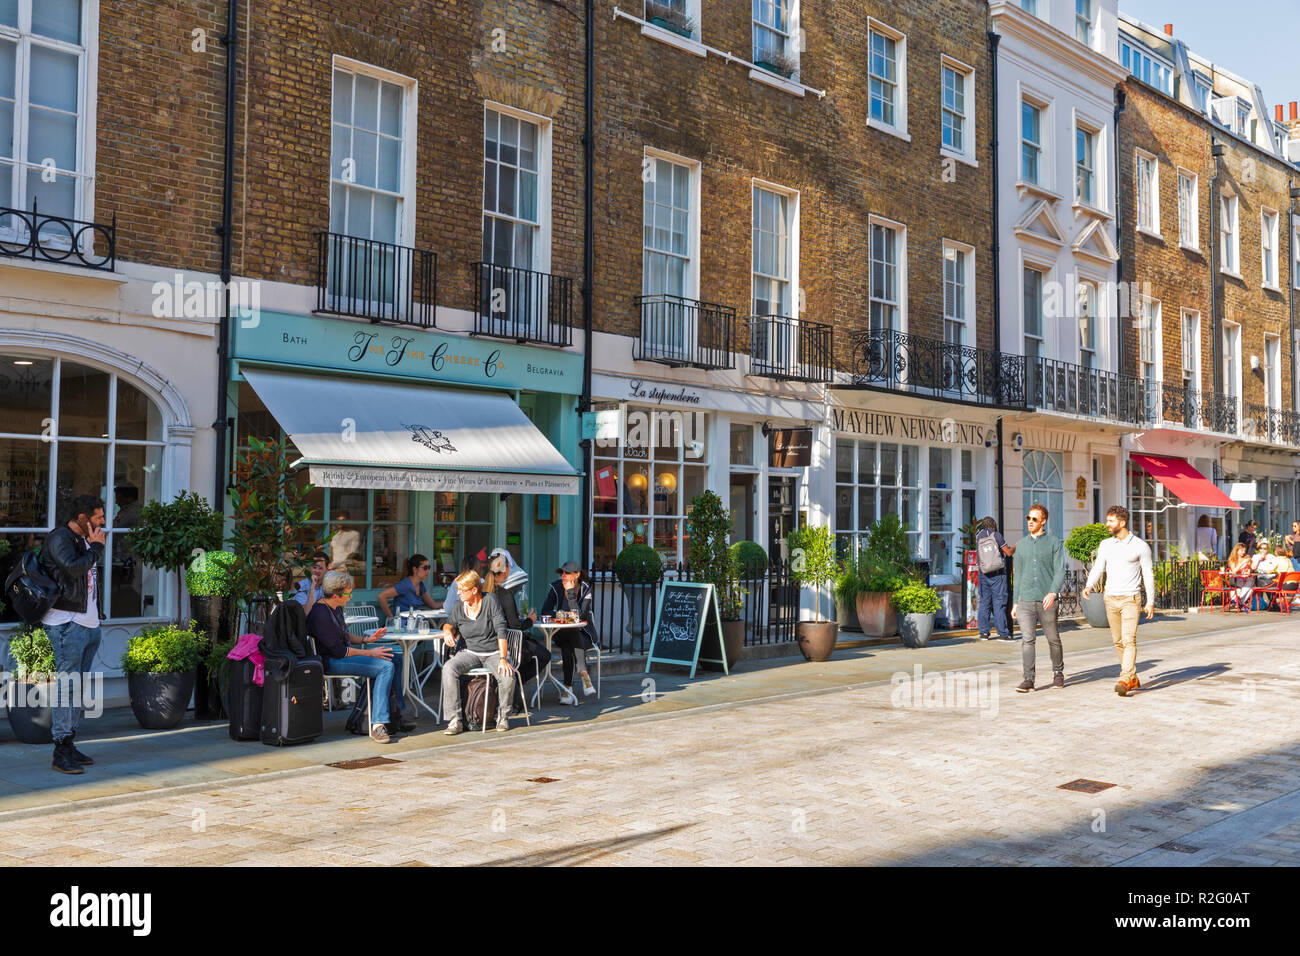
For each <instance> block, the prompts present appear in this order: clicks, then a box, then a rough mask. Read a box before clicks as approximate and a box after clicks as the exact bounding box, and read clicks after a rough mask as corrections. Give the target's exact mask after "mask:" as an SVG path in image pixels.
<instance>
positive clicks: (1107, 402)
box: [1025, 358, 1147, 422]
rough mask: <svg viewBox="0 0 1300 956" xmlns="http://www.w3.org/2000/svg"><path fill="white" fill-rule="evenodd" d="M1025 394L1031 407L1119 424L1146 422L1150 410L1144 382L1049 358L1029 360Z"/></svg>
mask: <svg viewBox="0 0 1300 956" xmlns="http://www.w3.org/2000/svg"><path fill="white" fill-rule="evenodd" d="M1025 395H1026V398H1027V399H1028V404H1029V406H1030V407H1031V408H1037V409H1040V410H1046V411H1054V412H1063V413H1065V414H1067V415H1079V416H1081V417H1084V418H1104V419H1107V420H1109V421H1116V422H1139V421H1142V420H1143V419H1144V415H1145V410H1146V408H1147V403H1146V396H1145V394H1144V392H1143V388H1142V381H1141V380H1140V379H1136V378H1133V377H1132V376H1129V375H1117V374H1115V373H1114V372H1108V371H1105V370H1102V369H1095V368H1088V367H1087V366H1084V365H1075V364H1074V363H1072V362H1060V361H1057V360H1056V359H1047V358H1027V359H1025Z"/></svg>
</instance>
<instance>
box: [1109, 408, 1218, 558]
mask: <svg viewBox="0 0 1300 956" xmlns="http://www.w3.org/2000/svg"><path fill="white" fill-rule="evenodd" d="M1221 447H1222V442H1218V441H1214V440H1212V439H1207V438H1205V437H1203V436H1201V435H1198V434H1196V433H1194V432H1190V431H1184V430H1180V429H1152V430H1150V431H1147V432H1142V433H1138V434H1135V435H1132V436H1130V437H1128V438H1126V439H1125V441H1124V449H1125V456H1124V462H1125V465H1124V467H1125V471H1124V480H1125V488H1126V497H1125V505H1126V507H1127V508H1128V510H1129V528H1130V530H1131V531H1132V532H1133V533H1134V534H1136V535H1138V537H1140V538H1142V539H1143V540H1144V541H1146V542H1147V543H1148V544H1149V545H1150V546H1151V553H1152V556H1153V557H1154V558H1155V560H1157V561H1165V560H1178V559H1182V558H1190V557H1192V556H1193V555H1194V554H1197V553H1208V554H1211V555H1213V556H1214V557H1216V558H1220V559H1223V558H1226V557H1227V554H1228V550H1229V548H1230V545H1228V544H1225V542H1227V541H1228V535H1229V532H1230V531H1231V526H1232V525H1233V522H1234V521H1235V517H1234V512H1236V510H1237V509H1238V507H1239V505H1238V503H1237V502H1236V501H1234V500H1233V499H1232V498H1231V497H1230V496H1229V495H1227V494H1225V493H1224V492H1223V490H1222V489H1221V488H1219V487H1218V486H1217V485H1216V484H1215V483H1214V480H1213V479H1214V477H1215V476H1216V475H1217V474H1218V473H1219V470H1220V463H1219V462H1220V449H1221ZM1200 529H1209V530H1208V531H1206V530H1200ZM1198 539H1199V540H1198Z"/></svg>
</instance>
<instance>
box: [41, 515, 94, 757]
mask: <svg viewBox="0 0 1300 956" xmlns="http://www.w3.org/2000/svg"><path fill="white" fill-rule="evenodd" d="M66 521H67V523H66V524H65V525H63V526H62V527H60V528H55V529H54V530H53V531H51V532H50V533H49V534H47V535H46V536H45V543H44V544H43V545H42V546H41V563H42V564H43V565H44V567H45V571H46V573H47V574H48V575H49V576H50V577H51V578H52V579H53V580H54V581H55V582H57V583H58V585H59V597H58V599H57V600H55V602H54V604H53V606H52V607H51V608H50V610H49V611H47V612H46V613H45V617H43V618H42V619H41V624H42V626H44V628H45V633H46V634H48V635H49V636H50V643H51V644H53V645H54V669H55V671H56V673H57V674H58V676H59V681H58V683H57V684H56V686H57V687H58V688H59V697H60V699H58V700H56V701H55V706H54V713H53V730H54V769H55V770H57V771H59V772H60V773H85V771H84V770H82V769H81V768H82V765H84V764H91V763H94V761H93V760H91V759H90V758H89V757H87V756H86V755H85V754H83V753H82V752H81V751H80V750H78V749H77V748H76V747H75V746H73V738H74V737H76V734H77V723H78V721H79V720H80V719H81V701H80V700H75V699H62V698H63V697H64V696H65V695H67V696H69V697H71V696H73V694H74V688H75V691H76V696H77V697H81V696H83V695H84V691H85V685H86V684H87V682H88V681H89V679H90V669H91V667H93V666H94V661H95V653H96V652H97V651H98V650H99V639H100V627H99V621H100V618H101V617H102V616H103V611H104V600H103V594H102V592H101V590H100V581H101V576H100V570H99V565H100V560H101V559H102V558H103V557H104V502H103V501H102V500H101V499H99V498H96V497H95V496H94V495H77V496H76V497H75V498H73V499H72V500H71V501H70V502H69V504H68V509H67V516H66ZM73 674H76V675H77V678H76V679H75V680H74V679H73V678H72V675H73Z"/></svg>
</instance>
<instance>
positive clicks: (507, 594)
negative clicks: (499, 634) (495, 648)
mask: <svg viewBox="0 0 1300 956" xmlns="http://www.w3.org/2000/svg"><path fill="white" fill-rule="evenodd" d="M516 567H517V565H516ZM512 570H513V569H512V567H511V562H510V560H509V555H508V554H507V553H506V552H505V551H499V552H496V556H495V557H493V558H492V560H491V561H490V562H489V563H488V573H487V574H486V575H485V576H484V577H483V593H484V594H495V595H496V596H497V600H498V601H500V602H501V614H502V615H503V616H504V617H505V619H506V627H508V628H511V629H513V630H516V631H523V632H524V650H523V660H521V661H518V664H519V683H520V685H523V684H527V683H528V682H529V681H530V680H532V679H533V678H534V677H536V676H537V675H538V674H539V673H540V672H541V670H542V668H543V667H545V666H546V665H547V664H549V663H550V662H551V652H550V651H548V650H547V649H546V646H545V645H543V644H540V643H539V642H537V641H535V640H533V639H532V638H531V637H529V636H528V628H529V626H530V625H532V624H533V623H535V622H536V621H537V612H536V611H530V612H529V613H528V616H527V617H523V618H521V617H520V616H519V607H518V605H517V604H515V592H514V590H513V589H510V588H507V587H506V581H507V580H508V579H509V577H510V574H511V572H512Z"/></svg>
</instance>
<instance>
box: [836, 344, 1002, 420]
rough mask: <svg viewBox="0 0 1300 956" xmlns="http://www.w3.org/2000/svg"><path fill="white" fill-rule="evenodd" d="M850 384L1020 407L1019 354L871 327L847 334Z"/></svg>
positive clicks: (985, 403)
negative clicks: (849, 350) (1009, 353)
mask: <svg viewBox="0 0 1300 956" xmlns="http://www.w3.org/2000/svg"><path fill="white" fill-rule="evenodd" d="M850 349H851V359H850V362H851V365H850V373H851V375H852V384H853V385H855V386H857V387H859V388H881V389H890V390H894V391H905V392H915V393H919V394H928V395H932V396H934V397H935V398H943V399H948V400H949V401H961V402H970V403H974V404H979V405H998V406H1006V407H1013V408H1022V407H1024V404H1025V360H1024V357H1023V356H1020V355H1008V354H1007V353H1005V352H994V351H992V350H991V349H980V348H974V347H972V346H968V345H957V344H954V343H951V342H940V341H938V340H936V339H929V338H925V337H924V336H920V335H911V334H910V333H907V332H895V331H894V330H893V329H872V330H870V331H866V332H856V333H854V334H853V335H852V336H851V339H850Z"/></svg>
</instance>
